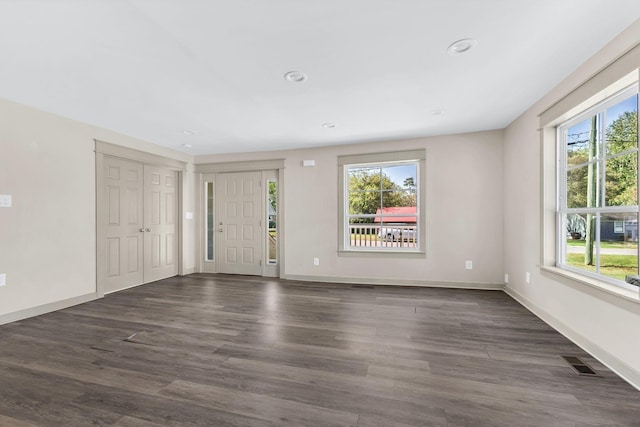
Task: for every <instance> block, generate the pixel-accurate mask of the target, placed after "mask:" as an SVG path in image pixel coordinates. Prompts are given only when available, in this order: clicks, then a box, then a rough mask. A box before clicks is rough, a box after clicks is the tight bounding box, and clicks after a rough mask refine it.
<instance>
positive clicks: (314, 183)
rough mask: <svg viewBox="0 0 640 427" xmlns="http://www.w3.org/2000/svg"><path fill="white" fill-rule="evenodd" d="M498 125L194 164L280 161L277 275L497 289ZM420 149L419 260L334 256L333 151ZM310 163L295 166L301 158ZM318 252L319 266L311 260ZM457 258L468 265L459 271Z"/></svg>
mask: <svg viewBox="0 0 640 427" xmlns="http://www.w3.org/2000/svg"><path fill="white" fill-rule="evenodd" d="M502 144H503V134H502V131H491V132H478V133H469V134H462V135H449V136H441V137H431V138H422V139H415V140H407V141H389V142H380V143H368V144H357V145H343V146H333V147H326V148H318V149H301V150H290V151H279V152H264V153H249V154H227V155H217V156H215V155H214V156H199V157H197V158H196V162H197V163H218V162H229V161H250V160H264V159H278V158H279V159H282V158H284V159H285V172H284V174H285V179H284V188H285V206H284V211H285V226H286V229H285V272H284V275H285V277H290V278H302V279H306V280H337V281H350V280H351V281H368V282H381V283H391V284H402V283H415V284H439V283H446V284H449V285H452V286H466V285H470V284H473V286H480V287H482V286H485V287H493V288H496V287H501V284H502V277H503V267H502V175H503V174H502V164H503V161H502V150H503V147H502ZM416 148H425V149H426V204H427V205H426V208H427V218H426V235H427V239H426V240H427V241H426V258H422V259H401V258H392V259H380V258H366V257H344V256H338V166H337V157H338V156H340V155H348V154H366V153H377V152H385V151H394V150H409V149H416ZM309 159H312V160H315V163H316V166H315V167H302V165H301V164H302V160H309ZM313 258H320V265H319V266H314V265H313ZM465 260H472V261H473V265H474V269H473V270H465V268H464V266H465Z"/></svg>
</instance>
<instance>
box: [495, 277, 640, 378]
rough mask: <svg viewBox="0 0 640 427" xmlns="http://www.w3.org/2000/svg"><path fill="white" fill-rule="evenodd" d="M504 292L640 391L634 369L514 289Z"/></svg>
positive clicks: (639, 374)
mask: <svg viewBox="0 0 640 427" xmlns="http://www.w3.org/2000/svg"><path fill="white" fill-rule="evenodd" d="M504 291H505V292H506V293H507V295H509V296H510V297H511V298H513V299H514V300H516V301H517V302H519V303H520V304H521V305H523V306H524V307H525V308H526V309H527V310H529V311H530V312H532V313H533V314H535V315H536V316H537V317H539V318H540V319H542V320H543V321H544V322H545V323H546V324H548V325H549V326H551V327H552V328H553V329H555V330H556V331H558V332H560V333H561V334H562V335H564V336H565V337H566V338H568V339H569V340H570V341H572V342H573V343H574V344H576V345H577V346H578V347H580V348H582V349H583V350H584V351H586V352H587V353H589V354H590V355H592V356H593V357H595V358H596V359H598V361H600V363H602V364H603V365H605V366H606V367H608V368H609V369H611V370H612V371H613V372H615V373H616V374H618V375H619V376H620V377H622V379H624V380H625V381H626V382H628V383H629V384H631V385H632V386H633V387H635V388H636V389H638V390H640V372H638V371H637V370H636V369H634V368H633V367H631V366H629V365H628V364H627V363H625V362H623V361H622V360H620V359H618V358H617V357H616V356H614V355H613V354H611V353H610V352H608V351H607V350H605V349H604V348H602V347H600V346H599V345H598V344H596V343H594V342H593V341H591V340H590V339H588V338H587V337H585V336H584V335H582V334H580V333H578V332H576V331H575V330H573V329H572V328H570V327H569V326H567V325H566V324H565V323H564V322H562V321H560V320H558V319H557V318H556V317H555V316H553V315H552V314H550V313H549V312H547V311H546V310H543V309H542V308H540V307H538V306H537V305H536V304H534V303H532V302H531V301H529V300H528V299H527V298H525V297H523V296H522V295H521V294H520V293H518V292H517V291H515V290H514V289H511V288H509V287H508V286H506V287H505V288H504Z"/></svg>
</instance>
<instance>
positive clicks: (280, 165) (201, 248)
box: [194, 159, 285, 278]
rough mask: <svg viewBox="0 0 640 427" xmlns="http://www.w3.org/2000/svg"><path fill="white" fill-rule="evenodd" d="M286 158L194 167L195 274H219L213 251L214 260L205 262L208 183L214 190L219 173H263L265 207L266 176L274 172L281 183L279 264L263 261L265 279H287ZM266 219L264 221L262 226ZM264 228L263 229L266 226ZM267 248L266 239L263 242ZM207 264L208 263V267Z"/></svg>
mask: <svg viewBox="0 0 640 427" xmlns="http://www.w3.org/2000/svg"><path fill="white" fill-rule="evenodd" d="M284 169H285V168H284V159H269V160H256V161H247V162H225V163H202V164H197V165H195V172H196V186H195V187H196V188H195V195H194V201H195V215H194V216H195V220H196V221H197V222H196V238H195V244H196V251H195V252H196V271H198V272H199V273H204V272H217V271H218V270H217V265H216V262H215V259H216V251H214V261H205V259H204V257H205V246H206V239H205V236H206V230H207V224H206V220H207V219H206V216H205V206H206V204H205V192H204V188H205V187H204V184H205V182H213V183H214V184H213V185H214V188H215V179H216V176H217V174H219V173H233V172H257V171H259V172H262V186H261V188H262V199H263V203H265V204H264V207H265V208H266V193H265V192H266V187H265V173H267V172H270V171H275V175H276V176H275V177H276V179H277V181H278V203H277V205H278V206H277V208H278V209H277V213H276V214H277V218H278V255H277V256H278V261H277V264H276V265H275V266H274V265H267V263H266V262H264V260H263V262H262V276H263V277H279V278H284V272H285V259H284V253H285V251H284V242H285V225H284V224H285V220H284V209H283V207H284V197H285V188H284ZM215 209H216V199H215V193H214V212H215ZM262 210H263V211H264V212H263V215H266V209H262ZM265 220H267V218H263V221H262V223H263V225H264V224H265ZM263 229H264V227H263ZM263 242H264V244H265V245H266V239H264V240H263ZM263 253H264V255H266V254H267V252H266V248H265V250H263ZM205 264H209V265H208V266H207V267H208V268H205Z"/></svg>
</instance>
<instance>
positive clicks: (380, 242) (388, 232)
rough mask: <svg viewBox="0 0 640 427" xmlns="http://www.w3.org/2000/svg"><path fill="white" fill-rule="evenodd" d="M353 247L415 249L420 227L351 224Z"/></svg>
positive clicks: (350, 232) (350, 234) (350, 233)
mask: <svg viewBox="0 0 640 427" xmlns="http://www.w3.org/2000/svg"><path fill="white" fill-rule="evenodd" d="M349 236H350V239H349V240H350V242H351V247H356V248H363V247H374V248H385V247H389V248H415V247H417V244H418V227H417V226H415V225H404V224H350V225H349Z"/></svg>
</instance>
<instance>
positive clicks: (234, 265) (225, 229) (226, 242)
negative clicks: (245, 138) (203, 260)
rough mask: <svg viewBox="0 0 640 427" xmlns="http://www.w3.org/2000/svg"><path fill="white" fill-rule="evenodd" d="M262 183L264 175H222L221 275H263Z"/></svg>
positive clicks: (218, 198) (218, 193)
mask: <svg viewBox="0 0 640 427" xmlns="http://www.w3.org/2000/svg"><path fill="white" fill-rule="evenodd" d="M261 179H262V174H261V172H240V173H221V174H218V177H217V179H216V207H217V215H216V219H215V230H216V235H217V236H216V237H217V239H216V241H217V242H218V243H217V247H216V249H217V250H216V253H217V256H216V264H217V270H218V272H219V273H227V274H249V275H262V262H263V259H264V258H263V240H264V238H263V226H262V210H263V209H262V206H263V204H262V191H261Z"/></svg>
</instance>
